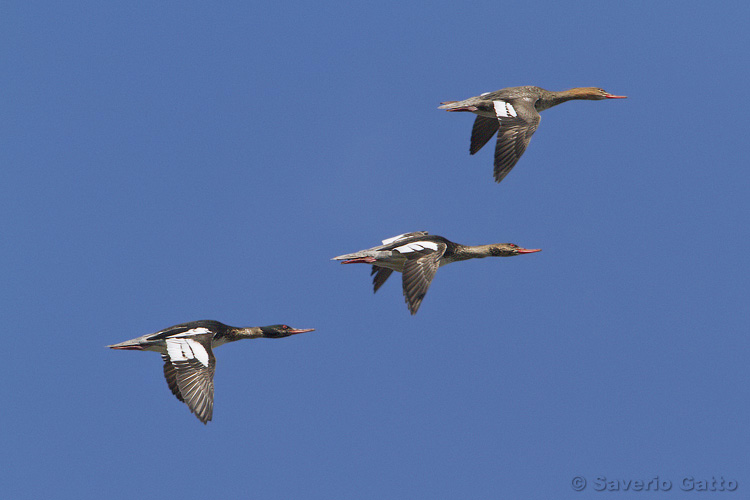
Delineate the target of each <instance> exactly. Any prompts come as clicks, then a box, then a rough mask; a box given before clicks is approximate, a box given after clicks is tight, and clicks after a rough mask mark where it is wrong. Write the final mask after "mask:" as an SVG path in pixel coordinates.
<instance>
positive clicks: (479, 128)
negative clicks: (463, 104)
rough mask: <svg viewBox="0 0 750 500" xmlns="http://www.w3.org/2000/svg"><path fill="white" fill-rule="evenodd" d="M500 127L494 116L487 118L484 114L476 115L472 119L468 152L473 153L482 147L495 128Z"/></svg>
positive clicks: (493, 133) (495, 130)
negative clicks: (474, 118)
mask: <svg viewBox="0 0 750 500" xmlns="http://www.w3.org/2000/svg"><path fill="white" fill-rule="evenodd" d="M499 127H500V122H499V121H498V120H496V119H495V118H488V117H486V116H481V115H477V118H476V120H474V126H473V127H472V129H471V144H470V145H469V154H472V155H473V154H474V153H476V152H477V151H479V150H480V149H482V147H483V146H484V145H485V144H487V141H489V140H490V139H491V138H492V136H493V135H495V132H497V129H498V128H499Z"/></svg>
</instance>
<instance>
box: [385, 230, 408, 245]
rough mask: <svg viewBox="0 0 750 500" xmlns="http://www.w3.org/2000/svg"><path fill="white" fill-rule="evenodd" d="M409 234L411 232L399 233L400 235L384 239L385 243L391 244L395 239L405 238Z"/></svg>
mask: <svg viewBox="0 0 750 500" xmlns="http://www.w3.org/2000/svg"><path fill="white" fill-rule="evenodd" d="M407 234H409V233H404V234H399V235H398V236H394V237H393V238H386V239H384V240H383V245H390V244H391V243H393V242H394V241H398V240H400V239H401V238H403V237H404V236H406V235H407Z"/></svg>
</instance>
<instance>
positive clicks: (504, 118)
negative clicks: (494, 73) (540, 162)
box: [492, 100, 541, 182]
mask: <svg viewBox="0 0 750 500" xmlns="http://www.w3.org/2000/svg"><path fill="white" fill-rule="evenodd" d="M492 102H493V104H494V106H495V113H496V114H497V120H498V123H499V127H500V130H499V132H498V134H497V143H496V145H495V182H500V181H502V180H503V179H504V178H505V176H506V175H508V173H509V172H510V170H511V169H512V168H513V167H514V166H515V165H516V163H518V160H519V159H520V158H521V155H522V154H523V152H524V151H526V147H527V146H528V145H529V141H531V136H532V135H534V132H536V129H537V127H538V126H539V122H540V121H541V116H539V113H537V111H536V109H534V107H533V106H526V105H518V106H513V102H512V101H503V100H495V101H492Z"/></svg>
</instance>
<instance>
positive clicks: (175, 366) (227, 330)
mask: <svg viewBox="0 0 750 500" xmlns="http://www.w3.org/2000/svg"><path fill="white" fill-rule="evenodd" d="M313 330H314V328H305V329H295V328H292V327H289V326H287V325H271V326H252V327H249V328H237V327H234V326H229V325H225V324H224V323H219V322H218V321H211V320H201V321H191V322H190V323H182V324H180V325H175V326H170V327H169V328H165V329H164V330H161V331H158V332H156V333H152V334H149V335H144V336H142V337H138V338H135V339H132V340H126V341H125V342H120V343H119V344H114V345H110V346H107V347H109V348H112V349H129V350H134V351H156V352H159V353H161V357H162V359H163V360H164V376H165V377H166V379H167V385H169V389H170V390H171V391H172V394H174V395H175V396H177V399H179V400H180V401H183V402H184V403H185V404H187V405H188V408H190V411H191V412H193V413H195V416H196V417H198V420H200V421H201V422H203V423H204V424H205V423H208V421H209V420H211V418H212V416H213V412H214V370H215V369H216V358H215V357H214V353H213V348H214V347H218V346H220V345H222V344H226V343H227V342H234V341H235V340H241V339H257V338H261V337H264V338H269V339H278V338H282V337H288V336H290V335H295V334H297V333H304V332H312V331H313Z"/></svg>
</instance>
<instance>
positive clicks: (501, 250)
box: [490, 243, 542, 257]
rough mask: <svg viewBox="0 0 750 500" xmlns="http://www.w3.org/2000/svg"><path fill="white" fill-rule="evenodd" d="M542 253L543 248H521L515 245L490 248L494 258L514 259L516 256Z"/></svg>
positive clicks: (499, 244) (500, 245) (500, 244)
mask: <svg viewBox="0 0 750 500" xmlns="http://www.w3.org/2000/svg"><path fill="white" fill-rule="evenodd" d="M541 251H542V249H541V248H531V249H529V248H521V247H519V246H518V245H516V244H515V243H498V244H496V245H491V246H490V255H491V256H492V257H513V256H514V255H521V254H524V253H534V252H541Z"/></svg>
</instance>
